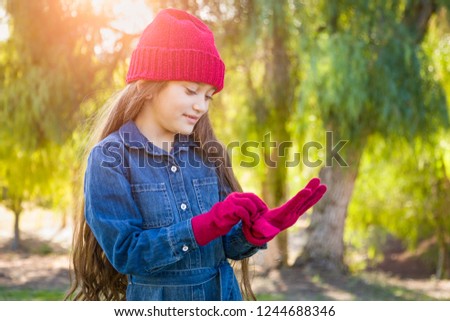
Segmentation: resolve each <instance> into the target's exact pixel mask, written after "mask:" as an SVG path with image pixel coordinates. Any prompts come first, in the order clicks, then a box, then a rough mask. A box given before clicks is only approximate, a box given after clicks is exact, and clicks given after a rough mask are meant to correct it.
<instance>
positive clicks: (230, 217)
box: [192, 192, 261, 245]
mask: <svg viewBox="0 0 450 321" xmlns="http://www.w3.org/2000/svg"><path fill="white" fill-rule="evenodd" d="M257 199H258V200H259V197H258V196H256V195H255V194H252V193H238V192H233V193H231V194H230V195H228V196H227V198H225V200H223V201H222V202H218V203H216V204H214V206H213V207H211V209H210V210H209V211H208V212H206V213H203V214H201V215H198V216H195V217H193V218H192V230H193V232H194V236H195V239H196V241H197V243H198V244H199V245H206V244H208V243H209V242H211V241H212V240H214V239H215V238H217V237H219V236H223V235H225V234H227V233H228V232H229V231H230V230H231V228H232V227H233V226H234V225H235V224H236V223H238V222H239V221H240V220H241V219H242V220H243V221H246V222H250V218H251V217H252V216H253V215H254V214H256V213H258V212H261V211H260V207H259V206H260V204H257V203H256V200H257Z"/></svg>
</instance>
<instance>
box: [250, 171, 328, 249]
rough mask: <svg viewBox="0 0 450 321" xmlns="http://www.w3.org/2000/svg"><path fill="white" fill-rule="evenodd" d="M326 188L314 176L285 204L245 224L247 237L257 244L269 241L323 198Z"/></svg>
mask: <svg viewBox="0 0 450 321" xmlns="http://www.w3.org/2000/svg"><path fill="white" fill-rule="evenodd" d="M326 190H327V187H326V186H325V185H323V184H320V179H318V178H313V179H312V180H311V181H309V183H308V184H307V185H306V187H305V188H304V189H302V190H301V191H300V192H298V193H297V194H296V195H295V196H294V197H293V198H291V199H290V200H289V201H287V202H286V203H285V204H284V205H282V206H280V207H278V208H275V209H273V210H267V211H264V212H263V213H260V214H259V215H257V216H256V218H255V219H254V220H253V221H252V222H251V224H244V227H243V232H244V235H245V237H246V238H247V240H248V241H249V242H250V243H252V244H254V245H257V246H261V245H262V244H265V243H267V242H268V241H270V240H271V239H273V238H274V237H275V236H276V235H277V234H278V233H279V232H281V231H283V230H285V229H287V228H288V227H290V226H292V225H294V224H295V222H297V220H298V218H299V217H300V216H301V215H303V214H304V213H305V212H306V211H307V210H308V209H310V208H311V207H312V206H314V204H316V203H317V202H318V201H319V200H320V199H321V198H322V196H323V195H324V194H325V192H326Z"/></svg>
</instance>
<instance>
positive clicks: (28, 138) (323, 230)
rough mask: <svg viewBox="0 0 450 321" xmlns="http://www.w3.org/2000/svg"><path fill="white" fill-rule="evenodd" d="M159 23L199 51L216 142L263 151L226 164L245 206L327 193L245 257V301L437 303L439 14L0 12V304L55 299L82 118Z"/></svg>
mask: <svg viewBox="0 0 450 321" xmlns="http://www.w3.org/2000/svg"><path fill="white" fill-rule="evenodd" d="M166 7H175V8H179V9H184V10H187V11H189V12H191V13H193V14H195V15H197V16H198V17H200V18H201V19H202V20H204V21H205V22H206V23H207V24H208V25H209V26H210V28H211V29H212V30H213V32H214V34H215V37H216V44H217V46H218V48H219V51H220V53H221V56H222V58H223V60H224V61H225V64H226V68H227V70H226V78H225V88H224V91H223V92H222V93H220V95H217V97H214V101H213V103H212V108H211V110H210V113H211V118H212V120H213V123H214V126H215V130H216V134H217V136H218V137H219V138H220V139H221V141H222V142H223V143H224V144H226V145H227V144H229V143H231V142H233V141H237V142H240V144H241V145H242V143H243V142H245V141H256V142H263V141H264V137H265V135H267V134H268V133H270V138H271V140H272V142H273V144H274V146H275V148H272V149H268V148H264V147H263V144H259V145H258V147H255V149H254V150H252V152H253V153H255V154H256V155H258V157H259V159H260V161H259V162H258V163H257V164H256V165H255V166H243V164H244V163H245V161H246V160H248V159H247V158H246V156H245V155H243V154H242V153H241V152H239V151H237V150H234V151H233V154H232V158H233V166H234V169H235V173H236V175H237V177H238V179H239V181H240V182H241V184H242V186H243V188H244V190H246V191H252V192H255V193H257V194H258V195H260V196H262V197H263V199H264V200H265V201H266V202H267V203H268V204H269V205H270V206H278V205H279V204H281V203H283V202H284V201H286V200H287V199H289V198H290V197H291V196H293V195H294V194H295V193H296V192H297V191H298V190H299V189H301V188H302V187H303V186H304V185H305V184H306V182H307V181H308V180H309V179H310V178H312V177H315V176H319V177H320V178H321V179H322V181H323V182H324V183H325V184H327V185H328V192H327V194H326V196H325V197H324V198H323V199H322V200H321V202H319V204H317V205H316V206H315V207H314V209H313V210H312V211H311V212H309V213H307V214H305V215H304V216H302V218H301V219H300V220H299V221H298V222H297V224H296V225H295V226H294V227H292V228H291V229H289V231H288V232H286V233H284V234H282V235H280V236H279V237H278V238H277V239H276V240H274V241H272V242H271V243H270V244H269V249H268V250H266V251H263V252H262V253H260V254H258V255H256V256H255V257H254V272H255V277H254V283H253V284H254V288H255V291H256V292H257V294H258V297H259V298H260V299H268V300H270V299H278V300H302V299H310V300H311V299H312V300H322V299H323V300H340V299H343V300H402V299H405V300H433V299H441V300H442V299H444V300H450V281H449V280H448V279H449V277H450V129H449V111H450V107H449V99H450V25H449V22H450V14H449V10H450V0H398V1H396V0H372V1H366V0H351V1H350V0H335V1H326V0H287V1H276V0H264V1H263V0H226V1H217V0H211V1H208V0H169V1H152V0H129V1H126V0H109V1H107V0H72V1H70V0H0V121H1V126H0V299H1V300H33V299H36V300H45V299H61V298H62V297H63V294H64V291H65V290H66V289H67V286H68V282H69V278H68V265H69V260H68V255H69V253H70V249H71V235H72V228H73V220H74V216H75V215H76V210H75V209H76V208H77V203H78V195H79V192H80V189H81V187H82V179H83V167H84V161H85V160H84V159H83V158H82V156H81V155H82V153H83V151H84V148H85V147H86V141H87V139H88V133H89V129H90V125H91V123H92V118H93V116H94V115H95V113H96V111H98V110H99V109H100V107H101V106H102V104H103V103H104V102H105V101H106V100H107V99H108V97H110V95H111V94H113V93H114V92H116V91H117V90H120V89H121V88H123V86H124V85H125V81H124V79H125V75H126V72H127V67H128V63H129V56H130V55H131V51H132V48H133V47H134V46H135V45H136V43H137V40H138V39H139V34H140V33H141V32H142V31H143V29H144V28H145V26H146V25H147V24H148V23H149V22H150V21H151V20H152V18H153V16H154V15H155V13H157V12H158V10H160V9H161V8H166ZM327 132H328V133H331V134H332V141H330V139H329V138H327ZM328 137H329V136H328ZM283 142H291V144H290V147H289V148H288V149H286V153H284V154H283V153H279V152H278V151H279V149H277V148H276V147H277V146H279V145H280V144H281V143H283ZM310 142H317V143H319V144H320V145H319V146H322V147H323V148H311V149H309V150H308V149H305V148H304V147H305V146H308V143H310ZM340 142H346V143H345V144H343V143H340ZM333 149H334V150H335V151H336V150H337V151H338V152H339V155H340V156H341V157H342V159H343V160H344V161H345V163H346V164H347V166H342V165H343V164H342V163H340V162H337V161H336V158H335V159H334V160H333V157H332V156H333V153H332V151H333ZM299 155H300V161H299V162H295V161H294V160H295V159H296V157H298V156H299ZM305 158H307V159H308V160H309V161H310V162H309V163H307V162H305V161H304V159H305ZM311 161H312V162H314V164H315V165H314V166H311ZM243 162H244V163H243ZM271 162H275V163H276V164H277V166H268V164H269V163H271ZM289 163H296V164H295V166H293V165H290V166H289V165H286V164H289Z"/></svg>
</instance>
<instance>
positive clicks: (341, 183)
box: [296, 0, 448, 270]
mask: <svg viewBox="0 0 450 321" xmlns="http://www.w3.org/2000/svg"><path fill="white" fill-rule="evenodd" d="M317 3H318V4H317ZM441 5H442V3H440V2H439V3H438V2H437V1H433V0H419V1H370V2H367V1H345V0H344V1H339V2H333V3H329V2H327V1H320V2H314V3H313V2H306V3H305V8H304V9H305V10H304V11H303V12H304V13H307V15H303V16H302V17H303V21H304V26H305V27H304V32H303V37H304V39H305V40H306V43H305V44H304V45H305V46H306V47H307V48H308V49H309V50H310V51H308V54H307V56H308V58H307V60H308V63H307V70H306V72H305V74H306V75H307V76H306V77H305V79H304V81H303V83H302V102H301V104H302V108H306V106H310V107H314V108H317V109H318V111H319V115H320V117H321V119H322V122H323V126H324V128H325V129H326V130H327V131H332V132H333V133H334V137H335V138H336V139H337V140H349V143H348V144H347V145H346V146H345V149H344V150H343V151H342V156H343V158H344V160H345V161H346V162H347V163H348V165H349V166H341V165H339V164H337V163H333V165H332V166H329V167H323V168H322V169H321V171H320V177H321V178H322V180H323V181H324V182H325V183H326V184H327V185H328V192H327V194H326V196H325V197H324V199H323V200H322V201H321V202H320V203H319V204H318V205H317V206H316V207H315V208H314V212H313V215H312V218H311V223H310V226H309V228H308V242H307V244H306V246H305V249H304V251H303V252H302V254H301V256H300V257H299V258H298V259H297V260H296V265H303V264H312V265H315V266H318V267H322V268H326V269H333V270H343V269H345V266H344V264H343V256H344V243H343V233H344V227H345V221H346V216H347V208H348V205H349V202H350V199H351V196H352V192H353V188H354V183H355V179H356V177H357V175H358V169H359V164H360V160H361V157H362V154H363V152H364V150H365V148H366V146H367V141H368V139H369V138H370V137H371V136H373V135H375V134H379V135H381V136H383V137H385V138H386V139H392V138H399V137H404V138H405V139H408V140H409V142H413V139H414V137H418V136H419V137H420V136H426V135H429V134H430V133H433V132H435V130H436V129H438V128H440V127H442V126H448V114H447V105H446V101H445V96H444V93H443V90H442V87H441V85H440V84H439V82H437V81H431V82H430V79H435V77H432V75H430V76H428V75H429V74H432V73H433V71H430V70H429V69H428V68H427V65H426V64H425V65H424V61H425V58H426V57H425V55H424V52H423V50H422V48H421V43H422V41H423V38H424V36H425V34H426V32H427V28H428V24H429V20H430V18H431V17H432V15H433V14H434V13H435V12H436V10H438V8H439V7H440V6H441ZM400 40H401V41H400ZM423 75H426V76H425V77H424V76H423Z"/></svg>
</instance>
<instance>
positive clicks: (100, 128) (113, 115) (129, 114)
mask: <svg viewBox="0 0 450 321" xmlns="http://www.w3.org/2000/svg"><path fill="white" fill-rule="evenodd" d="M165 85H166V82H150V81H143V80H139V81H137V82H133V83H131V84H129V85H127V86H126V87H125V88H124V89H123V90H122V91H120V92H119V93H118V94H116V95H115V96H113V97H112V98H111V99H110V100H109V101H108V102H107V103H106V104H105V105H104V107H103V108H102V110H101V112H100V113H99V114H98V115H97V117H96V120H95V121H94V126H92V131H91V133H90V135H89V136H90V137H89V143H88V144H87V145H86V146H87V148H86V150H85V153H84V157H83V159H86V158H87V154H88V153H89V151H90V150H91V148H92V147H93V146H94V145H95V144H96V143H98V142H99V141H101V140H102V139H104V138H105V137H107V136H108V135H109V134H111V133H113V132H114V131H117V130H118V129H119V128H120V127H121V126H122V125H123V124H125V123H126V122H128V121H129V120H134V119H135V118H136V116H137V115H138V114H139V112H140V111H141V109H142V107H143V106H144V104H145V102H146V100H147V99H149V97H154V96H155V95H157V94H158V93H159V92H160V91H161V90H162V89H163V88H164V86H165ZM194 138H195V139H196V140H197V141H198V142H200V146H201V152H202V154H203V156H205V155H206V156H208V155H209V154H208V153H209V151H208V150H207V148H206V144H205V143H207V142H208V144H210V143H211V142H212V143H214V146H215V147H216V148H217V147H218V150H215V151H214V152H215V155H217V154H216V153H218V154H219V158H218V162H217V164H218V165H217V173H218V176H219V181H220V182H221V184H228V185H229V186H230V187H231V190H232V191H242V188H241V186H240V185H239V182H238V181H237V179H236V177H235V176H234V174H233V171H232V169H231V161H230V158H229V156H228V154H227V152H226V149H225V148H224V146H223V145H222V144H221V143H219V142H218V140H217V138H216V136H215V135H214V131H213V129H212V126H211V122H210V119H209V117H208V113H206V114H205V115H204V116H203V117H202V118H201V119H199V121H198V122H197V124H196V125H195V127H194ZM215 159H217V156H215ZM78 203H79V204H78V209H77V213H78V215H77V218H76V222H75V231H74V235H73V242H72V243H73V248H72V260H71V274H70V279H71V286H70V289H69V290H68V292H67V295H66V297H65V299H66V300H68V299H73V300H94V301H95V300H125V299H126V297H125V295H126V287H127V278H126V275H123V274H121V273H119V272H118V271H117V270H115V269H114V267H113V266H112V265H111V263H110V262H109V261H108V259H107V258H106V255H105V253H104V252H103V250H102V248H101V247H100V245H99V244H98V242H97V240H96V238H95V237H94V234H93V233H92V231H91V229H90V228H89V226H88V225H87V223H86V220H85V217H84V197H83V194H82V193H81V192H80V201H79V202H78ZM240 263H241V281H240V288H241V292H242V295H243V297H244V298H245V299H247V300H251V299H252V300H255V299H256V297H255V295H254V293H253V291H252V289H251V285H250V277H249V259H248V258H247V259H243V260H240Z"/></svg>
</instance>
